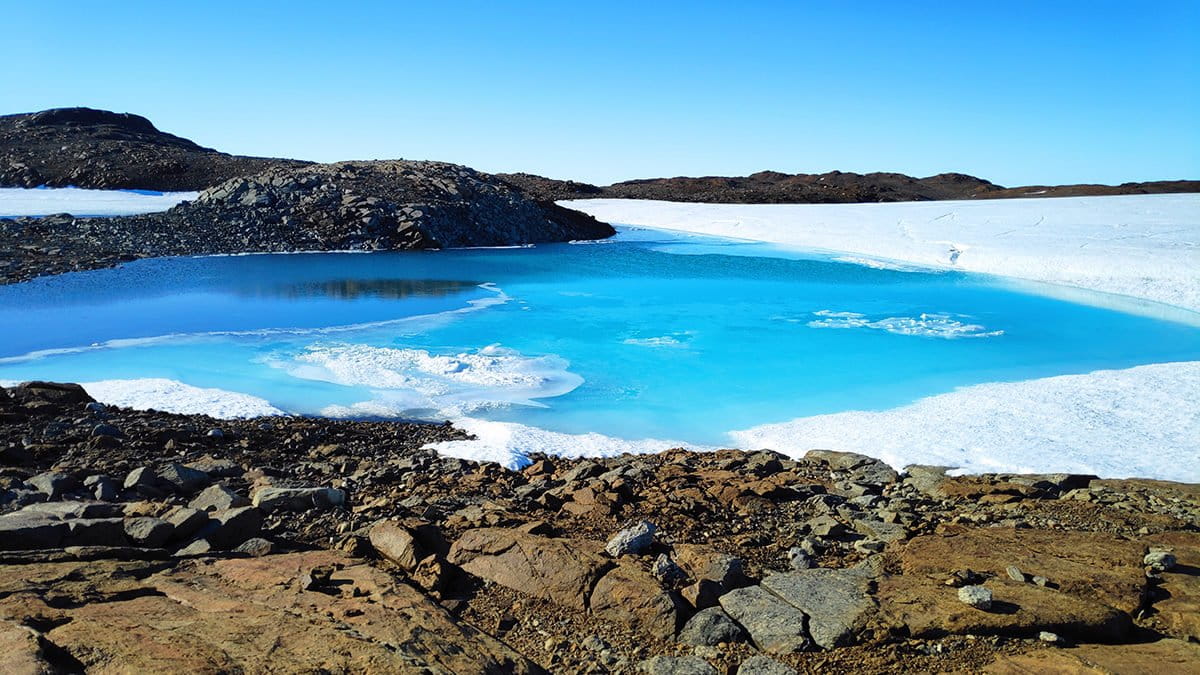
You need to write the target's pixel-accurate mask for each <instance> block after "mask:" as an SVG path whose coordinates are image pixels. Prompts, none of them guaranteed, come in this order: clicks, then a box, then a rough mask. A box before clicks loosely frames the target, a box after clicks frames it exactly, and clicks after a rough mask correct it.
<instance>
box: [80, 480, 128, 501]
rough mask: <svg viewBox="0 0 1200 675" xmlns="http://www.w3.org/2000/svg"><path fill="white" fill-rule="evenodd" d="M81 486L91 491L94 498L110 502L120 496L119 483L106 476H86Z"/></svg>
mask: <svg viewBox="0 0 1200 675" xmlns="http://www.w3.org/2000/svg"><path fill="white" fill-rule="evenodd" d="M83 486H84V487H85V488H87V489H89V490H91V491H92V496H94V497H95V498H96V499H99V500H102V501H106V502H111V501H116V500H117V498H118V497H120V496H121V484H120V482H118V481H117V480H115V479H113V478H110V477H108V476H100V475H94V476H88V477H87V478H85V479H83Z"/></svg>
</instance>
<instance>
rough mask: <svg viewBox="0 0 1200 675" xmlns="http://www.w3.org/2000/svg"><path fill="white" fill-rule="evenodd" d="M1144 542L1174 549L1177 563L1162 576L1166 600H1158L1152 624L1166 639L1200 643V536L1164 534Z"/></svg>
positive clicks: (1183, 533)
mask: <svg viewBox="0 0 1200 675" xmlns="http://www.w3.org/2000/svg"><path fill="white" fill-rule="evenodd" d="M1142 541H1143V542H1144V543H1145V544H1147V545H1149V546H1152V547H1156V548H1169V549H1171V550H1172V551H1173V552H1174V553H1175V557H1176V559H1177V560H1178V562H1176V564H1175V567H1173V568H1171V569H1170V570H1168V571H1166V572H1163V574H1162V585H1161V588H1160V590H1161V591H1165V595H1166V597H1165V598H1156V599H1155V602H1154V605H1153V608H1154V613H1153V615H1152V616H1151V621H1153V622H1154V623H1155V627H1157V628H1159V629H1160V630H1162V631H1163V632H1165V633H1166V634H1167V635H1170V636H1172V637H1177V638H1181V639H1184V640H1192V641H1196V642H1200V534H1197V533H1195V532H1165V533H1163V534H1158V535H1154V536H1152V537H1146V538H1145V539H1143V540H1142Z"/></svg>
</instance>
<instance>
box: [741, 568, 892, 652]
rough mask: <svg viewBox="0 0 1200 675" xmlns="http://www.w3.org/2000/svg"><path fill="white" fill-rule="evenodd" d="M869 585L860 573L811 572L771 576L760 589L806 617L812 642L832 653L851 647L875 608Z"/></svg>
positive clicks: (812, 570) (867, 578) (833, 570)
mask: <svg viewBox="0 0 1200 675" xmlns="http://www.w3.org/2000/svg"><path fill="white" fill-rule="evenodd" d="M871 583H872V582H871V579H870V577H869V576H868V575H867V573H866V572H864V571H862V570H844V569H824V568H814V569H808V570H799V571H795V572H788V573H785V574H773V575H771V576H769V577H767V578H766V579H764V580H763V582H762V585H763V587H764V588H766V589H767V590H769V591H771V592H772V593H774V594H775V595H777V596H779V597H780V598H782V599H783V600H784V601H786V602H787V603H788V604H789V605H792V606H793V607H795V608H797V609H799V610H800V611H802V612H804V613H805V614H807V615H808V633H809V635H810V636H812V639H813V642H816V643H817V644H818V645H820V646H821V647H824V648H825V649H833V648H835V647H843V646H846V645H850V644H853V643H854V642H855V634H856V633H857V631H858V630H859V629H861V628H862V627H863V625H864V624H865V622H866V618H867V615H868V614H869V613H870V612H871V611H872V610H873V609H874V608H875V601H874V600H873V599H872V598H871Z"/></svg>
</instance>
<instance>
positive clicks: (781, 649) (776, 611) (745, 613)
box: [720, 586, 812, 654]
mask: <svg viewBox="0 0 1200 675" xmlns="http://www.w3.org/2000/svg"><path fill="white" fill-rule="evenodd" d="M720 602H721V608H722V609H724V610H725V612H726V613H727V614H729V616H731V617H733V620H734V621H737V622H738V623H739V624H741V625H742V627H743V628H745V629H746V631H747V632H749V633H750V639H751V640H753V641H754V644H755V645H756V646H757V647H758V648H759V649H761V650H763V651H764V652H768V653H771V654H792V653H795V652H802V651H806V650H808V649H811V648H812V642H811V641H810V640H809V639H808V632H807V630H806V629H805V623H806V621H807V618H808V617H806V616H805V615H804V612H802V611H800V610H799V609H796V608H795V607H793V606H792V605H790V604H788V603H786V602H784V601H783V600H781V599H779V598H778V597H776V596H775V595H774V594H772V593H771V592H769V591H767V590H765V589H764V588H763V587H761V586H747V587H746V588H739V589H737V590H734V591H730V592H729V593H726V594H725V595H722V596H721V599H720Z"/></svg>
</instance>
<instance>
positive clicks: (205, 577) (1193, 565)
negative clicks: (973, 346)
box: [0, 382, 1200, 675]
mask: <svg viewBox="0 0 1200 675" xmlns="http://www.w3.org/2000/svg"><path fill="white" fill-rule="evenodd" d="M463 437H464V434H463V433H462V432H461V431H458V430H456V429H454V428H452V427H451V426H449V425H430V424H404V423H392V422H357V421H347V420H329V419H310V418H295V417H274V418H259V419H249V420H233V421H230V420H225V421H220V420H215V419H211V418H206V417H201V416H185V415H172V414H166V413H158V412H153V411H143V412H139V411H133V410H127V409H120V408H114V407H109V406H104V405H101V404H99V403H96V402H95V401H93V400H92V399H91V397H90V396H89V395H88V394H87V392H86V391H85V390H83V389H82V388H80V387H79V386H77V385H67V384H53V383H36V382H35V383H27V384H24V385H21V386H18V387H11V388H8V389H4V388H0V645H3V646H4V649H3V650H0V672H4V673H17V672H21V673H24V672H29V673H35V672H36V673H42V672H72V673H73V672H97V673H107V672H148V671H153V672H455V673H501V672H545V671H550V672H556V673H635V672H642V673H649V674H651V675H668V674H679V673H689V674H693V673H694V674H697V675H717V674H718V673H721V674H726V675H731V674H733V673H737V674H739V675H760V674H764V673H766V674H774V675H795V674H796V673H798V672H809V673H817V672H819V673H895V672H988V673H993V674H997V673H1011V674H1014V675H1015V674H1017V673H1040V672H1054V673H1127V672H1161V673H1177V672H1178V673H1182V672H1194V670H1195V665H1196V664H1197V663H1200V646H1197V645H1196V644H1195V643H1196V641H1198V640H1200V613H1197V611H1196V608H1197V606H1198V603H1200V576H1198V575H1197V570H1198V569H1200V487H1198V486H1195V485H1185V484H1179V483H1166V482H1160V481H1146V480H1101V479H1097V478H1096V477H1094V476H1086V475H1068V474H1055V475H995V474H993V475H980V476H959V477H949V476H946V475H945V467H920V466H916V467H908V468H907V469H906V470H905V471H896V470H894V469H893V468H892V467H889V466H887V465H886V464H884V463H882V462H880V461H878V460H875V459H871V458H869V457H864V456H861V455H854V454H848V453H839V452H830V451H812V452H809V453H808V455H807V456H805V457H803V458H800V459H791V458H788V457H785V456H783V455H779V454H776V453H772V452H769V451H759V452H740V451H733V450H724V451H718V452H703V453H695V452H685V451H681V450H680V451H671V452H666V453H661V454H654V455H625V456H621V457H611V458H606V459H599V460H591V459H574V460H571V459H560V458H550V457H541V458H535V459H537V461H535V462H534V463H533V464H531V465H530V466H527V467H525V468H524V469H523V470H521V471H510V470H506V469H504V468H503V467H500V466H499V465H496V464H487V463H484V464H479V463H474V462H468V461H463V460H459V459H455V458H450V457H440V456H438V455H437V454H436V453H434V452H432V451H429V450H423V449H421V448H422V446H423V445H425V444H426V443H429V442H434V441H439V440H450V439H461V438H463ZM1147 450H1148V451H1150V449H1147ZM1189 664H1190V665H1189Z"/></svg>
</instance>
